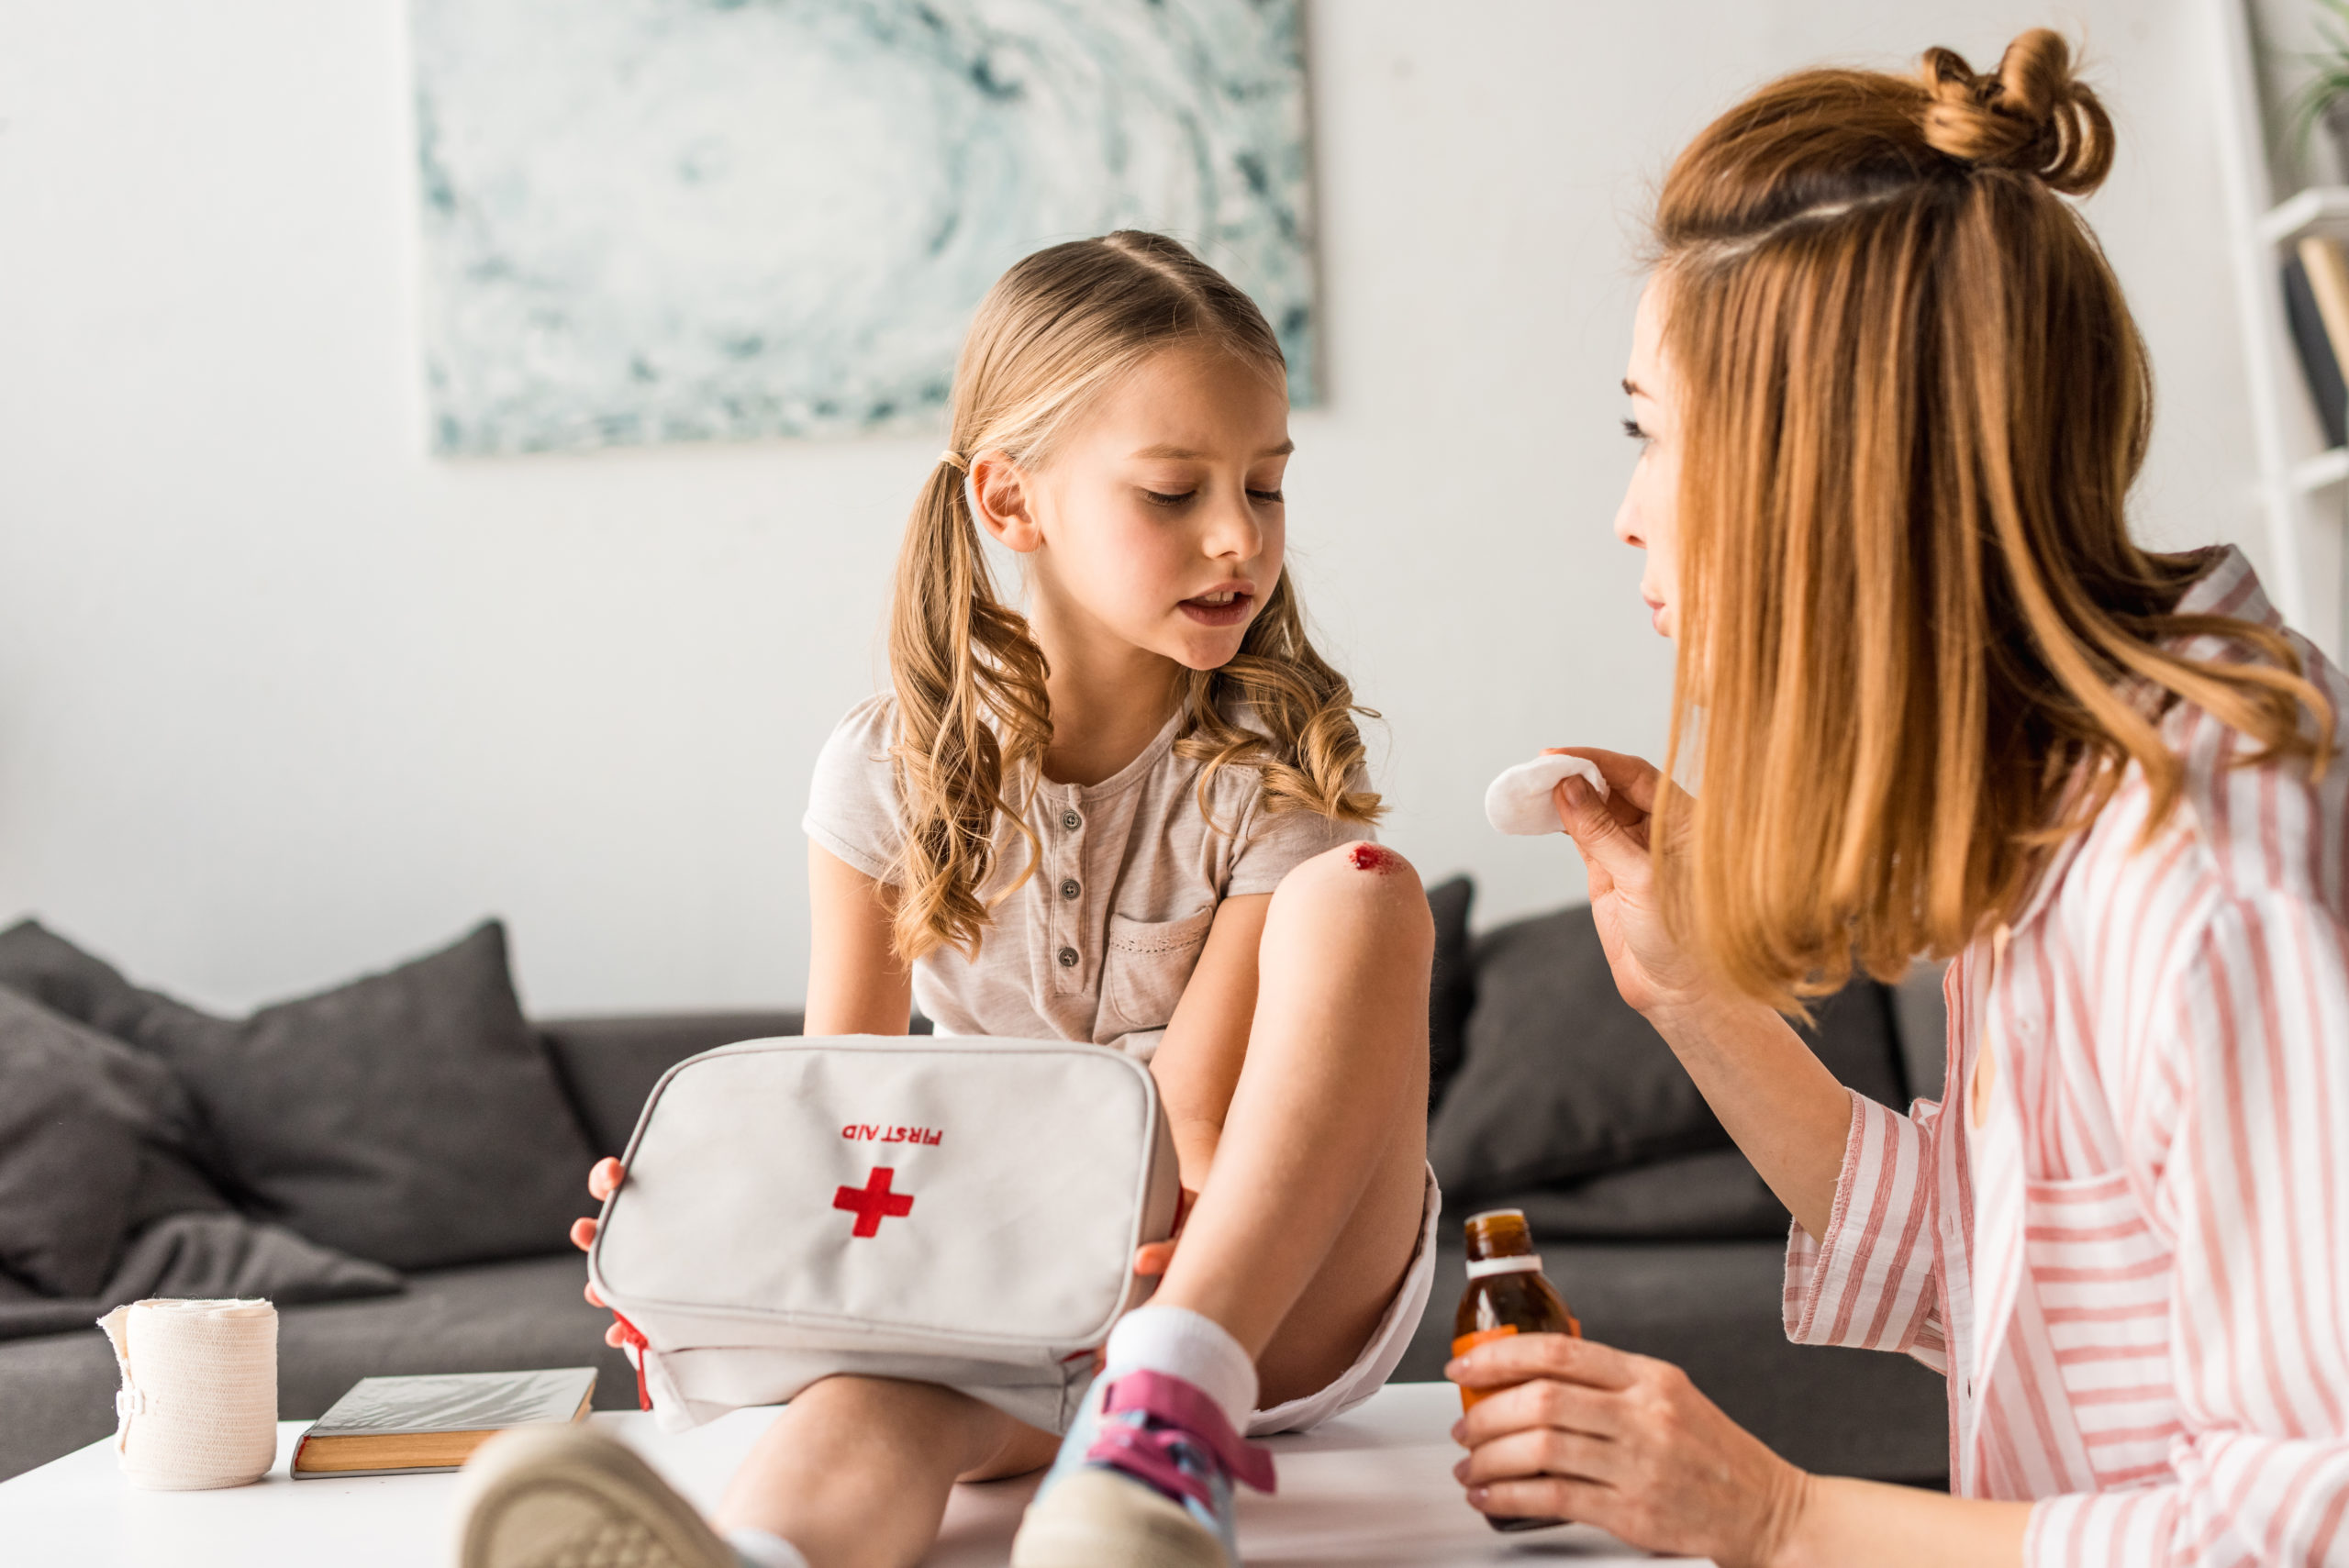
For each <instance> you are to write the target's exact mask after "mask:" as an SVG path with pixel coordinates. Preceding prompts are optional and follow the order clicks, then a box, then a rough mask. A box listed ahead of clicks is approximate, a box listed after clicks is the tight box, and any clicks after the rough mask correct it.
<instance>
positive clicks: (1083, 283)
mask: <svg viewBox="0 0 2349 1568" xmlns="http://www.w3.org/2000/svg"><path fill="white" fill-rule="evenodd" d="M1197 344H1203V345H1207V346H1208V347H1211V348H1215V349H1219V350H1224V351H1225V352H1228V353H1230V354H1232V355H1234V356H1235V357H1237V358H1238V359H1240V360H1241V361H1246V362H1247V363H1249V364H1251V365H1253V366H1255V367H1257V368H1258V369H1259V370H1261V371H1262V372H1263V373H1264V374H1265V375H1267V376H1269V377H1272V378H1274V379H1275V380H1276V381H1277V380H1279V379H1280V378H1283V377H1285V376H1286V361H1284V359H1283V358H1282V355H1281V350H1280V342H1279V340H1278V339H1276V338H1275V337H1274V335H1273V329H1272V328H1271V327H1270V325H1268V324H1267V323H1266V322H1265V320H1264V314H1263V312H1261V311H1259V310H1258V309H1257V308H1256V306H1255V304H1254V302H1252V300H1250V299H1249V297H1248V296H1247V295H1245V294H1242V293H1241V291H1240V290H1239V289H1237V288H1234V287H1233V286H1232V285H1231V284H1230V282H1229V281H1228V280H1227V279H1225V278H1224V277H1223V275H1222V274H1221V273H1219V272H1216V271H1215V269H1214V268H1212V267H1209V266H1208V265H1207V263H1205V262H1204V261H1200V260H1199V259H1198V258H1197V257H1196V256H1194V255H1192V254H1191V252H1190V251H1188V250H1186V249H1184V248H1183V246H1181V245H1180V244H1178V243H1176V242H1175V240H1172V239H1166V238H1165V237H1164V236H1163V235H1157V234H1144V233H1140V232H1137V231H1134V230H1131V229H1120V230H1119V231H1118V232H1117V233H1114V234H1108V235H1104V236H1102V237H1101V238H1100V239H1081V240H1076V241H1074V242H1073V243H1070V244H1066V245H1055V246H1053V247H1052V248H1051V249H1050V250H1040V251H1038V252H1037V253H1036V254H1034V255H1032V256H1030V257H1029V258H1027V259H1026V260H1025V261H1021V262H1019V264H1018V265H1016V266H1014V267H1013V268H1012V269H1011V270H1010V271H1009V272H1006V273H1005V274H1004V275H1003V276H1002V278H1001V279H999V280H998V281H997V282H996V285H995V287H994V288H993V289H991V290H989V291H988V293H987V296H986V298H985V301H983V302H982V303H981V304H980V306H979V311H978V316H977V317H976V318H975V319H974V321H973V322H972V324H971V333H970V337H969V338H968V339H965V341H964V342H963V354H962V359H961V361H960V362H959V363H958V364H957V366H956V368H955V373H954V395H953V411H952V438H951V454H952V458H953V461H952V462H946V461H941V462H940V463H939V464H938V466H937V467H936V468H935V469H934V470H933V471H932V472H931V473H930V482H929V484H927V485H926V486H925V487H924V488H923V490H922V494H921V499H920V500H919V501H918V503H917V504H916V505H915V506H914V511H913V517H912V518H911V520H910V521H909V522H908V523H907V527H906V541H905V545H904V547H903V548H902V549H901V550H899V552H898V555H897V580H896V596H895V599H894V602H893V604H892V606H891V609H890V621H889V667H890V675H891V679H892V681H893V683H894V684H895V686H896V697H897V716H896V717H897V722H896V744H895V748H894V753H893V755H894V760H895V763H896V774H897V787H898V794H899V797H900V799H901V800H902V802H903V806H904V811H905V817H906V828H907V831H906V837H905V847H904V848H903V850H902V851H899V855H898V863H897V873H898V875H897V879H896V880H897V883H898V897H897V908H896V933H895V934H896V951H897V954H898V956H899V958H900V959H901V960H903V961H904V962H907V963H910V962H913V961H914V960H916V959H918V958H919V957H921V956H922V955H923V954H924V953H926V952H929V951H930V950H932V949H934V948H937V947H940V946H948V945H951V946H953V947H957V948H961V949H963V950H964V951H967V952H969V953H971V954H973V955H975V954H976V953H977V951H978V949H979V943H980V940H981V939H982V937H983V936H984V934H985V929H986V925H987V920H988V917H989V910H990V908H991V905H992V903H993V902H1000V901H1001V899H1002V898H1004V897H1008V895H1009V894H1010V893H1011V891H1012V890H1013V889H1016V888H1018V887H1019V884H1021V883H1024V882H1025V881H1026V880H1027V879H1028V877H1030V875H1032V874H1034V873H1035V869H1036V865H1037V862H1038V860H1039V857H1040V856H1041V845H1040V844H1039V843H1038V842H1037V840H1036V835H1035V832H1034V830H1033V829H1032V828H1030V827H1029V826H1028V824H1027V822H1026V821H1025V820H1024V813H1023V809H1022V808H1023V806H1024V803H1025V799H1026V791H1027V788H1029V787H1032V785H1033V783H1034V781H1035V779H1036V777H1037V776H1038V772H1039V769H1040V766H1041V761H1042V758H1043V754H1044V750H1045V748H1046V747H1047V746H1048V745H1049V744H1050V743H1051V740H1052V708H1051V705H1050V703H1049V702H1048V700H1047V698H1046V696H1045V691H1044V676H1045V663H1044V652H1043V650H1042V649H1041V648H1039V647H1038V646H1037V645H1036V639H1035V638H1034V637H1033V636H1032V635H1030V632H1029V629H1028V622H1027V619H1026V617H1022V616H1021V615H1020V614H1019V612H1018V611H1017V610H1015V609H1013V608H1012V607H1011V606H1008V605H1007V604H1006V603H1005V602H1004V601H1003V599H1002V598H1001V596H1000V595H997V593H996V586H995V582H994V578H993V574H992V573H990V572H989V570H988V567H987V562H986V558H985V555H984V554H983V553H982V551H981V549H980V544H979V531H978V525H977V522H976V520H975V519H974V517H972V516H971V509H970V502H969V497H968V495H967V494H966V492H965V490H964V486H963V473H962V470H961V468H959V467H958V466H956V465H957V464H963V465H967V463H968V462H969V461H970V459H971V458H972V457H974V456H975V455H976V454H978V453H980V452H983V451H1001V452H1004V453H1006V454H1007V455H1008V456H1009V457H1010V459H1011V460H1012V461H1013V462H1016V463H1019V464H1020V465H1021V466H1022V467H1025V468H1034V467H1038V466H1041V464H1043V463H1045V462H1049V461H1050V458H1051V455H1052V444H1053V441H1054V439H1055V438H1056V437H1058V436H1059V435H1060V434H1061V433H1062V432H1063V431H1064V430H1065V429H1067V428H1068V427H1069V425H1070V423H1071V421H1072V420H1074V418H1076V417H1079V416H1080V415H1082V414H1083V413H1084V411H1085V410H1086V409H1087V408H1088V407H1090V406H1092V404H1093V403H1094V401H1095V400H1096V399H1097V398H1098V397H1099V396H1100V395H1102V394H1103V393H1104V392H1106V391H1107V390H1108V388H1109V387H1110V386H1111V385H1113V384H1116V383H1117V382H1119V380H1121V379H1122V378H1123V377H1125V376H1126V375H1127V374H1128V373H1130V372H1132V371H1133V370H1134V369H1135V368H1136V367H1137V366H1139V365H1140V364H1141V362H1142V361H1144V360H1146V359H1148V358H1149V357H1150V356H1151V355H1152V354H1154V353H1157V352H1159V351H1160V350H1163V349H1167V348H1170V347H1174V346H1176V345H1197ZM1180 705H1181V713H1182V724H1181V727H1180V729H1179V738H1178V740H1176V742H1175V749H1176V751H1178V752H1180V753H1181V754H1182V755H1184V756H1186V757H1191V758H1196V759H1197V760H1199V761H1200V762H1204V763H1205V764H1206V765H1205V767H1203V768H1202V769H1201V771H1200V774H1199V804H1200V808H1201V810H1202V811H1205V810H1206V808H1207V802H1208V781H1209V779H1210V778H1212V776H1213V775H1214V773H1216V771H1217V770H1218V769H1219V768H1223V767H1226V766H1229V765H1231V764H1234V763H1238V764H1242V765H1246V766H1250V767H1254V768H1257V769H1259V770H1261V772H1262V773H1263V776H1264V796H1265V804H1266V806H1267V807H1268V808H1270V809H1273V810H1282V809H1299V808H1301V809H1305V810H1310V811H1317V812H1319V813H1321V814H1322V815H1324V816H1327V817H1337V818H1340V819H1342V820H1345V821H1350V822H1365V823H1366V822H1371V821H1374V820H1375V819H1376V817H1377V816H1378V815H1379V812H1380V809H1381V807H1380V805H1379V800H1378V796H1377V795H1372V794H1369V793H1366V792H1364V791H1362V790H1358V789H1356V788H1354V787H1353V782H1352V781H1353V776H1354V774H1355V772H1356V770H1357V769H1358V768H1359V767H1360V766H1361V764H1362V762H1363V755H1364V752H1363V743H1362V738H1361V735H1360V734H1359V733H1358V732H1357V730H1356V729H1355V728H1354V721H1353V715H1354V714H1355V713H1356V712H1357V711H1362V710H1359V709H1357V708H1356V707H1355V706H1354V703H1353V689H1352V688H1351V687H1350V686H1348V684H1346V679H1345V677H1344V676H1342V675H1341V674H1340V673H1338V672H1337V671H1336V670H1334V669H1332V668H1331V667H1330V664H1329V663H1328V662H1326V661H1325V660H1323V659H1322V657H1321V656H1320V654H1319V653H1318V652H1316V651H1314V648H1313V645H1312V643H1311V642H1310V641H1309V640H1308V639H1307V637H1306V631H1305V612H1304V607H1303V606H1302V605H1300V604H1299V602H1298V600H1297V588H1296V585H1295V584H1294V583H1293V582H1292V580H1291V578H1290V575H1289V574H1288V573H1286V572H1284V573H1282V575H1281V577H1280V580H1279V582H1278V583H1277V584H1275V586H1274V589H1273V592H1272V593H1271V595H1269V596H1268V597H1267V598H1266V599H1265V601H1264V607H1263V608H1262V609H1261V610H1259V611H1258V612H1257V615H1256V618H1255V619H1254V620H1253V621H1252V622H1251V623H1250V624H1249V627H1248V630H1247V634H1246V635H1245V637H1244V638H1243V639H1241V645H1240V652H1239V653H1238V654H1237V655H1236V656H1235V657H1234V658H1233V659H1232V660H1231V662H1230V663H1228V664H1225V665H1224V666H1222V667H1221V668H1220V669H1216V670H1205V671H1198V670H1195V671H1190V672H1188V673H1187V675H1186V679H1185V681H1184V683H1183V687H1182V691H1181V693H1180ZM998 814H1002V815H1005V816H1008V817H1009V819H1010V820H1011V821H1012V823H1013V824H1014V825H1016V826H1017V827H1018V828H1019V834H1020V836H1021V837H1022V838H1023V839H1025V840H1027V841H1028V862H1027V865H1026V866H1025V868H1024V869H1023V870H1022V871H1021V873H1020V874H1019V879H1018V880H1017V881H1015V882H1013V883H1012V884H1011V885H1010V887H1008V888H1006V889H1004V890H1003V891H1002V892H1001V893H998V894H997V895H996V898H995V899H994V900H992V901H988V900H983V898H982V896H981V893H980V890H981V888H983V887H984V886H985V884H986V882H987V880H988V878H989V877H990V876H991V875H992V874H993V873H994V872H995V869H996V850H995V830H996V817H997V815H998Z"/></svg>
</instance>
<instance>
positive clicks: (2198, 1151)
mask: <svg viewBox="0 0 2349 1568" xmlns="http://www.w3.org/2000/svg"><path fill="white" fill-rule="evenodd" d="M2345 960H2349V942H2344V933H2343V929H2342V928H2341V926H2340V923H2339V922H2338V921H2336V920H2335V919H2334V918H2333V917H2332V915H2331V914H2330V913H2328V912H2327V911H2325V910H2324V909H2322V908H2321V907H2317V906H2311V905H2310V904H2308V903H2306V902H2304V901H2300V900H2297V899H2290V898H2285V897H2280V896H2277V897H2268V898H2262V899H2257V900H2243V901H2237V902H2236V903H2234V904H2232V905H2231V906H2227V907H2225V908H2223V909H2221V911H2220V912H2219V914H2218V915H2217V917H2215V918H2214V919H2213V920H2212V922H2211V924H2210V929H2209V931H2208V933H2207V934H2206V936H2205V937H2204V939H2203V942H2202V946H2201V949H2200V951H2199V952H2198V953H2197V954H2196V955H2195V957H2194V960H2193V962H2191V963H2189V964H2188V965H2186V966H2185V967H2184V970H2183V973H2182V975H2181V978H2180V980H2179V983H2178V984H2177V988H2176V1000H2175V1001H2174V1002H2173V1003H2171V1004H2170V1005H2169V1006H2167V1007H2166V1009H2165V1017H2166V1018H2167V1019H2168V1022H2167V1023H2166V1024H2165V1025H2164V1026H2163V1027H2165V1029H2168V1030H2170V1031H2172V1038H2171V1039H2169V1040H2165V1041H2162V1042H2161V1044H2162V1049H2161V1050H2160V1051H2159V1052H2158V1053H2157V1054H2158V1055H2159V1056H2160V1057H2161V1058H2162V1059H2164V1061H2165V1063H2166V1065H2167V1068H2168V1070H2169V1071H2170V1072H2172V1073H2175V1074H2176V1078H2177V1080H2178V1088H2179V1092H2180V1096H2181V1102H2180V1105H2179V1110H2178V1126H2177V1129H2176V1135H2175V1137H2174V1139H2173V1140H2172V1142H2171V1145H2170V1158H2169V1163H2168V1167H2167V1169H2166V1170H2165V1171H2164V1172H2163V1173H2162V1175H2161V1179H2160V1187H2159V1190H2158V1195H2157V1203H2158V1205H2159V1207H2160V1208H2161V1209H2162V1210H2163V1211H2164V1212H2163V1219H2164V1221H2165V1226H2166V1228H2167V1229H2169V1230H2170V1232H2171V1237H2172V1244H2173V1248H2174V1262H2173V1268H2174V1270H2175V1280H2176V1284H2175V1286H2174V1293H2173V1296H2172V1297H2171V1309H2170V1312H2171V1322H2172V1325H2173V1331H2172V1334H2171V1340H2170V1343H2171V1350H2170V1355H2171V1362H2172V1366H2173V1369H2174V1373H2175V1377H2176V1386H2177V1389H2178V1403H2179V1407H2180V1417H2181V1420H2182V1422H2183V1429H2182V1430H2181V1431H2180V1432H2179V1433H2178V1435H2177V1436H2176V1438H2174V1439H2173V1440H2172V1441H2171V1443H2170V1469H2171V1471H2172V1473H2174V1474H2175V1475H2176V1480H2175V1481H2174V1482H2171V1483H2170V1484H2168V1485H2156V1486H2143V1487H2135V1488H2131V1489H2128V1490H2123V1491H2114V1492H2101V1493H2095V1494H2088V1495H2080V1496H2063V1497H2051V1498H2048V1499H2046V1500H2045V1501H2043V1502H2042V1503H2041V1504H2040V1505H2039V1506H2038V1507H2035V1508H2034V1509H2032V1520H2031V1529H2030V1532H2029V1534H2028V1535H2027V1536H2026V1537H2025V1538H2024V1543H2023V1545H2024V1551H2023V1558H2024V1561H2025V1562H2026V1563H2027V1564H2030V1565H2032V1568H2042V1565H2044V1568H2054V1565H2056V1564H2064V1565H2066V1568H2070V1565H2074V1564H2098V1565H2103V1564H2110V1565H2112V1568H2120V1565H2121V1564H2124V1563H2127V1564H2138V1563H2158V1564H2165V1565H2168V1568H2221V1564H2224V1565H2227V1568H2232V1565H2235V1564H2243V1563H2259V1564H2269V1565H2276V1568H2281V1565H2284V1564H2293V1565H2296V1568H2297V1565H2304V1564H2305V1565H2313V1564H2318V1563H2333V1564H2339V1563H2340V1562H2343V1560H2344V1554H2349V1527H2344V1519H2343V1515H2344V1513H2349V1047H2344V1045H2343V1042H2344V1041H2349V962H2344V961H2345Z"/></svg>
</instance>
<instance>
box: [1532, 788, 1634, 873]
mask: <svg viewBox="0 0 2349 1568" xmlns="http://www.w3.org/2000/svg"><path fill="white" fill-rule="evenodd" d="M1550 800H1551V803H1552V804H1553V805H1554V806H1556V807H1557V808H1558V825H1559V826H1560V827H1562V828H1564V829H1565V830H1566V833H1567V835H1568V837H1570V838H1572V839H1573V840H1574V841H1575V848H1576V849H1577V850H1580V851H1582V854H1583V859H1585V860H1586V861H1590V862H1596V863H1597V864H1598V866H1599V867H1600V868H1601V869H1603V870H1605V871H1606V872H1607V873H1608V874H1609V876H1613V877H1618V878H1620V876H1622V875H1623V873H1627V872H1630V871H1632V870H1633V869H1635V868H1636V867H1638V866H1639V865H1641V864H1642V862H1645V861H1646V859H1647V853H1646V851H1643V850H1642V849H1641V848H1640V846H1639V845H1638V844H1636V843H1634V842H1633V841H1632V840H1631V835H1630V834H1629V833H1627V832H1625V831H1624V830H1623V825H1622V824H1621V823H1620V822H1618V821H1617V820H1615V814H1614V813H1613V812H1611V811H1609V810H1608V809H1607V803H1606V802H1605V801H1603V800H1601V799H1599V798H1598V791H1596V790H1594V789H1592V788H1591V787H1590V785H1589V784H1586V783H1585V782H1584V781H1583V780H1581V779H1580V778H1577V777H1575V776H1574V775H1572V774H1568V775H1567V776H1566V777H1564V778H1563V779H1560V780H1559V781H1558V787H1557V788H1556V789H1554V790H1553V791H1551V793H1550Z"/></svg>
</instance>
